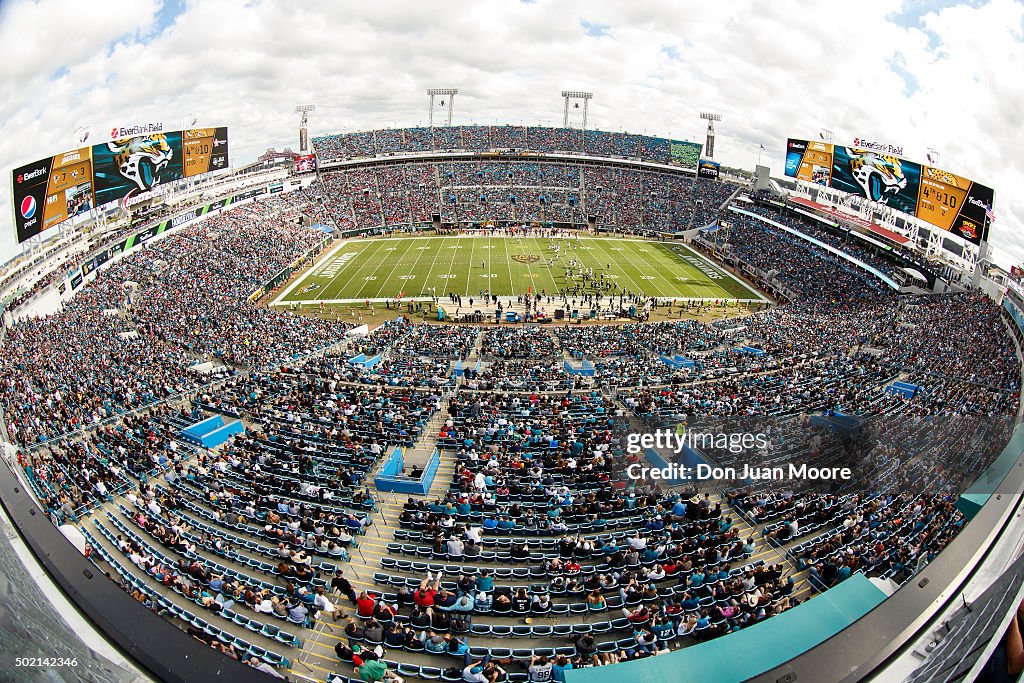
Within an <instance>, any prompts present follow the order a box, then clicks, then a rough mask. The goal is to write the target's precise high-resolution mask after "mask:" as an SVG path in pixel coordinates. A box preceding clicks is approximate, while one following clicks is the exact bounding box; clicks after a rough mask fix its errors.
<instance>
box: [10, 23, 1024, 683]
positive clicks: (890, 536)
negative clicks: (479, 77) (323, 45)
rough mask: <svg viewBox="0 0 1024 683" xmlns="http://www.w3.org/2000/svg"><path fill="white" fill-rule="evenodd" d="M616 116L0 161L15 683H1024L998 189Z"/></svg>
mask: <svg viewBox="0 0 1024 683" xmlns="http://www.w3.org/2000/svg"><path fill="white" fill-rule="evenodd" d="M257 4H258V3H257ZM45 6H46V3H42V5H41V6H40V7H42V8H43V9H40V10H39V11H47V10H46V9H45ZM28 7H29V5H28V4H25V5H21V6H19V7H18V8H15V9H16V10H17V11H15V10H10V13H9V14H3V12H4V11H7V10H0V24H2V23H3V22H17V21H20V20H23V19H24V17H22V16H21V15H19V14H18V13H17V12H18V11H21V10H25V11H28V9H27V8H28ZM37 9H39V8H38V7H37ZM194 9H196V8H195V7H192V6H191V5H190V6H189V8H184V6H183V7H181V8H178V11H180V12H182V15H181V16H180V17H178V18H176V19H174V20H173V21H171V20H167V21H171V23H168V24H167V26H166V27H165V28H164V29H159V30H167V31H172V30H173V26H176V25H178V24H177V23H175V22H182V21H185V19H184V18H183V17H185V15H187V14H188V12H189V11H192V10H194ZM49 11H51V12H53V11H56V10H49ZM240 11H241V10H240ZM245 11H249V12H251V13H252V14H251V16H253V17H261V16H263V15H262V14H261V13H263V12H267V13H268V14H267V19H266V20H267V21H271V19H270V18H269V17H270V14H269V11H270V10H269V9H268V7H267V6H264V5H260V6H259V7H256V6H253V7H247V8H246V10H245ZM410 11H412V10H410ZM493 11H495V12H498V11H499V10H497V9H493ZM516 11H517V12H532V11H542V10H540V9H536V8H534V4H533V3H527V4H524V7H522V8H519V9H517V10H516ZM837 11H838V10H837ZM936 11H937V12H938V11H939V10H936ZM929 16H939V15H929ZM19 17H20V19H19ZM393 19H394V20H395V21H398V19H396V18H393ZM260 21H262V19H261V20H260ZM282 21H284V20H283V19H282ZM581 25H582V26H584V28H585V29H586V31H587V32H588V33H593V32H595V31H597V33H598V35H596V36H592V37H594V38H595V39H601V38H604V37H607V35H606V34H607V33H608V32H611V31H613V29H608V30H607V31H605V33H601V31H603V30H604V29H601V31H598V29H594V28H593V26H594V25H593V24H589V23H587V22H584V21H582V20H581ZM339 26H340V25H339ZM598 28H600V27H598ZM154 30H157V31H158V32H159V30H158V29H154ZM310 30H312V29H310ZM339 30H341V29H340V28H339ZM366 30H369V29H366ZM0 34H2V30H0ZM140 35H141V34H140ZM146 35H149V34H146ZM154 35H155V34H154ZM138 39H139V40H141V39H142V38H138ZM133 40H134V39H133ZM154 40H155V39H154ZM425 40H427V39H426V38H425ZM442 42H443V41H442ZM431 45H433V44H432V43H431ZM439 46H440V43H438V44H437V45H436V46H434V47H439ZM72 47H73V46H72ZM69 49H71V47H69ZM266 49H267V50H271V49H272V48H271V47H269V46H266ZM351 49H352V50H356V49H357V48H356V47H352V48H351ZM116 52H117V50H112V51H111V52H110V53H109V54H108V58H110V59H115V58H117V56H116ZM224 58H225V59H227V56H226V55H225V57H224ZM480 58H481V60H482V61H481V62H480V64H481V65H483V64H485V63H486V62H487V58H486V57H484V56H483V55H481V56H480ZM194 59H196V60H198V63H204V62H203V60H205V59H206V57H203V56H202V55H196V56H195V57H194ZM458 59H459V60H462V61H461V62H457V63H463V62H464V63H466V64H474V65H475V64H477V62H475V61H474V60H475V57H473V56H470V55H468V54H463V55H461V56H460V57H459V58H458ZM495 59H499V60H500V59H504V58H501V57H495ZM514 66H516V68H518V64H516V65H514ZM69 68H70V69H71V73H80V72H78V71H76V70H77V69H78V67H77V66H74V65H71V66H70V67H69ZM168 68H171V66H170V64H169V65H168ZM232 68H235V67H232ZM254 68H255V67H254ZM324 68H325V69H327V68H329V67H326V66H325V67H324ZM330 68H333V67H330ZM339 68H340V67H339ZM410 68H411V67H410ZM480 68H483V69H487V68H491V69H494V73H495V74H498V73H505V72H504V71H503V70H502V69H504V68H505V67H498V66H494V65H491V66H490V67H487V66H480ZM524 68H525V67H524ZM552 68H554V67H553V66H552ZM567 68H568V67H567ZM573 68H580V69H583V71H581V72H577V71H572V72H571V73H574V74H575V73H586V68H587V67H586V65H577V66H574V67H573ZM750 68H751V69H754V70H756V69H757V68H759V66H758V65H757V64H755V63H753V62H752V63H751V64H750ZM124 73H125V74H128V73H129V72H128V71H125V72H124ZM324 74H326V72H323V73H322V74H321V75H322V77H324V78H326V75H324ZM379 75H380V76H381V78H384V74H383V73H381V74H379ZM126 77H127V76H126ZM26 78H28V76H26ZM61 78H62V76H61V75H60V72H57V73H56V74H55V75H54V76H53V79H55V80H53V81H52V82H51V85H52V84H53V83H58V84H59V82H60V79H61ZM238 78H240V79H241V78H242V76H238ZM595 78H597V76H595ZM285 80H286V79H285ZM436 80H438V79H435V82H436ZM439 80H441V81H442V84H443V82H444V80H445V79H444V78H441V79H439ZM240 82H241V81H240ZM259 82H260V83H262V82H263V81H259ZM282 82H283V81H282ZM595 82H597V83H598V84H599V85H601V87H600V88H597V87H595V90H602V89H607V90H610V89H613V88H614V87H616V86H615V83H614V81H610V82H605V81H601V80H598V81H595ZM53 87H58V86H57V85H53ZM245 87H247V86H244V85H239V88H240V89H239V91H238V94H237V97H239V98H242V99H243V100H244V98H245V97H247V95H245V92H247V91H246V90H245ZM260 87H262V86H260ZM282 87H284V86H283V85H282ZM624 87H625V86H624ZM257 89H258V88H257ZM324 93H325V97H334V96H335V94H330V95H329V94H328V93H327V90H326V89H325V90H324ZM692 95H693V96H694V97H697V99H698V100H700V97H699V96H698V95H697V94H692ZM220 96H221V97H224V95H223V94H221V95H220ZM665 96H666V97H669V95H668V94H666V95H665ZM601 97H602V94H601V92H590V91H573V90H565V91H562V92H561V94H560V95H559V94H558V93H549V94H548V95H547V98H548V99H549V100H550V102H549V103H548V104H547V105H545V106H548V108H550V109H551V111H552V114H551V115H552V116H557V117H558V120H555V121H540V122H534V123H531V122H530V121H527V120H523V119H524V118H526V117H527V113H524V112H522V111H517V110H515V109H513V108H506V109H501V108H497V109H496V108H495V107H496V106H497V105H495V102H489V101H487V100H486V99H485V94H484V93H483V92H475V91H473V90H472V88H471V87H466V86H460V87H459V88H433V87H430V88H428V89H425V93H424V89H422V88H419V86H417V87H416V88H415V89H412V88H407V89H406V91H405V92H402V93H400V95H399V98H400V101H404V102H406V104H405V105H403V106H404V107H405V108H404V109H403V110H401V111H400V112H399V113H396V114H395V116H403V117H404V121H405V123H404V124H403V122H402V121H397V122H395V123H394V124H393V125H391V126H387V125H384V124H383V123H381V118H380V116H378V115H377V114H376V113H375V112H374V111H373V107H372V105H371V103H370V102H362V101H359V100H358V99H355V100H354V104H352V107H353V109H352V111H354V112H355V118H354V119H353V118H352V117H351V116H349V115H348V114H346V115H345V116H341V115H338V116H336V117H333V118H332V114H331V112H332V109H331V108H330V107H320V108H318V106H317V105H313V104H302V105H299V106H295V107H293V106H292V105H291V104H289V105H288V107H287V108H286V109H287V115H288V117H289V118H288V120H289V122H290V123H288V124H287V126H286V127H285V129H284V130H281V129H280V128H278V127H275V126H272V125H269V124H267V123H266V121H267V120H269V119H259V121H260V123H259V124H258V125H256V124H254V123H253V119H252V118H247V115H244V114H243V115H238V116H237V117H236V116H234V115H232V114H230V113H227V112H228V110H224V112H223V113H221V112H220V110H217V109H215V108H212V107H211V108H210V110H209V112H210V113H209V114H206V113H204V114H202V115H198V116H197V115H184V114H183V112H184V111H186V110H185V109H182V110H181V111H180V112H179V111H174V112H172V113H171V114H169V115H167V116H165V117H164V118H162V119H160V120H156V119H154V118H151V119H147V118H145V117H134V114H129V113H128V112H129V111H136V110H135V109H134V107H136V106H138V107H139V110H142V107H143V103H142V102H141V101H140V102H138V103H135V102H132V103H119V106H121V105H123V107H124V110H123V111H124V112H125V114H124V116H123V118H122V119H119V124H118V125H115V126H113V128H112V129H109V132H108V127H107V126H105V125H102V126H101V125H91V126H85V127H83V128H79V129H78V130H76V131H75V138H74V139H75V144H74V145H73V146H72V145H71V144H70V142H69V138H70V133H71V130H72V129H73V126H71V127H69V129H68V131H67V133H68V135H64V137H63V138H60V137H55V138H53V140H55V141H57V142H56V143H55V144H54V145H52V146H49V147H47V146H43V145H41V144H37V142H38V141H35V140H33V139H30V138H29V137H27V136H22V137H20V138H19V139H18V140H17V141H16V145H15V147H14V148H11V149H13V152H12V154H13V155H14V157H16V160H12V165H11V166H10V168H9V169H8V170H9V171H10V173H9V174H7V179H8V180H9V182H10V201H11V210H12V224H11V225H10V229H9V232H10V234H11V239H14V240H16V242H17V245H18V246H17V249H16V251H15V252H14V254H13V257H12V258H10V259H9V260H7V261H6V263H5V264H4V265H3V266H2V267H0V310H2V314H3V328H2V335H0V346H2V351H3V352H2V353H0V386H2V388H3V389H2V392H0V441H2V446H3V448H2V450H3V453H4V463H3V465H2V466H0V509H2V516H0V526H2V527H3V530H4V535H3V537H2V539H0V574H2V575H3V576H4V577H5V578H6V579H7V586H6V590H5V591H4V593H5V597H4V599H3V601H2V602H0V633H2V634H3V636H2V640H3V644H2V645H0V650H2V651H3V653H4V660H3V661H2V662H0V680H11V681H42V680H47V681H90V682H93V681H104V682H106V681H110V682H121V681H173V682H178V681H182V682H185V681H189V682H193V681H224V682H234V681H271V680H282V679H286V680H289V681H292V682H295V683H307V682H308V683H377V682H378V681H386V682H390V683H406V682H408V683H415V681H421V680H422V681H447V682H449V683H460V682H465V683H606V682H607V681H613V680H622V679H623V678H627V679H633V680H648V681H655V682H665V683H669V682H675V681H680V682H691V681H692V682H694V683H696V682H698V681H699V682H713V683H714V682H722V683H731V682H737V683H738V682H739V681H748V680H749V681H771V682H803V681H808V682H815V683H819V682H828V681H849V682H853V681H884V682H890V681H892V682H896V681H906V682H908V683H925V682H933V681H943V682H945V681H949V682H953V681H976V680H977V681H1012V680H1018V678H1019V676H1020V674H1021V671H1022V670H1024V640H1022V628H1024V626H1022V625H1021V623H1020V618H1022V617H1024V560H1022V559H1021V550H1022V548H1024V510H1022V508H1021V505H1022V496H1021V494H1022V491H1024V433H1022V432H1020V431H1019V430H1018V426H1019V423H1020V420H1021V415H1022V403H1021V392H1020V389H1021V370H1022V356H1021V343H1022V341H1024V270H1021V269H1020V268H1017V267H1014V268H1010V269H1006V268H1003V267H1001V266H999V265H997V263H996V256H997V254H999V253H1000V252H999V250H1000V249H1008V250H1010V251H1011V252H1012V248H1015V247H1013V244H1014V243H1013V240H1012V239H1010V237H1009V236H1008V233H1007V232H1006V231H1005V229H1004V231H1003V232H999V231H997V229H996V228H995V227H994V226H995V223H994V221H995V220H996V216H997V214H1001V212H1002V207H1003V206H1004V205H1005V206H1010V205H1012V204H1013V203H1014V202H1015V201H1016V198H1012V199H1011V198H1007V199H1004V198H1003V196H1002V195H1003V193H1004V192H1005V193H1006V194H1008V195H1009V194H1012V193H1013V192H1014V190H1015V188H1014V187H1013V184H1012V183H1010V182H1006V185H1007V187H1003V186H1002V183H1001V182H1000V178H1001V177H1002V178H1004V180H1005V179H1006V177H1007V176H1005V175H1002V174H1000V172H998V171H993V170H992V169H991V168H989V167H986V168H987V172H988V174H989V175H988V176H982V177H980V179H979V180H975V179H974V178H973V177H972V176H973V175H974V171H973V170H972V169H975V170H976V168H975V166H972V165H971V164H969V163H967V162H962V161H958V160H959V159H963V158H965V157H962V156H961V157H957V156H956V155H953V154H951V155H950V158H949V160H948V162H947V160H946V159H941V160H940V158H939V155H938V153H937V152H935V151H934V150H933V149H931V148H929V152H928V153H927V155H925V156H916V153H915V152H913V151H912V150H914V149H916V147H915V146H912V145H911V142H908V147H907V151H906V153H905V151H904V149H903V147H902V146H899V147H897V146H894V145H893V144H890V143H881V142H877V141H876V140H874V139H865V138H864V137H860V136H859V135H854V134H855V133H859V132H860V131H859V130H845V131H839V132H837V133H834V132H833V131H831V130H826V129H822V130H820V131H819V130H818V129H817V128H816V127H814V126H813V125H808V124H806V123H803V122H802V121H803V120H802V119H800V117H798V116H796V115H795V114H791V113H787V114H784V115H783V119H784V120H785V123H786V125H791V128H790V129H789V130H784V131H782V133H781V135H779V134H777V133H776V132H775V131H776V128H774V127H772V126H769V125H768V124H767V123H764V121H763V120H762V119H761V118H759V114H758V113H755V112H753V111H750V112H748V113H749V114H750V118H749V121H748V122H746V123H744V125H743V126H742V127H740V126H737V129H738V130H737V129H732V130H737V132H736V133H735V134H733V133H730V132H729V131H730V128H729V123H730V120H727V119H723V117H722V116H721V115H719V114H717V113H712V112H710V111H701V112H700V114H699V116H698V115H697V110H696V109H695V110H694V114H693V116H691V117H690V119H692V120H691V121H690V122H689V124H687V125H688V126H689V127H690V128H691V129H692V131H693V133H694V134H693V135H691V137H694V138H696V139H697V140H698V141H696V142H694V141H690V140H681V139H678V138H679V137H684V136H683V135H681V134H680V133H678V132H677V133H673V132H671V130H669V129H667V128H665V129H663V130H659V127H658V121H661V119H657V120H652V123H651V125H650V128H649V129H648V130H645V131H644V132H642V133H630V132H625V131H623V130H621V129H620V127H619V125H615V123H614V122H615V119H614V116H617V115H619V114H621V115H622V116H623V117H625V112H619V113H618V114H617V113H616V112H614V111H613V112H611V114H609V116H611V117H612V118H611V119H610V123H608V124H605V125H595V124H594V123H593V120H591V121H588V111H590V110H591V109H590V108H593V111H594V112H597V111H602V110H600V109H598V107H599V102H600V99H601ZM481 98H483V99H481ZM481 102H489V104H488V105H487V106H486V107H485V106H484V105H481V104H480V103H481ZM672 102H673V103H674V102H676V100H672ZM828 104H829V106H833V105H836V102H831V101H830V102H829V103H828ZM74 106H75V107H76V112H75V114H76V116H77V115H78V114H81V115H82V116H84V117H85V116H97V117H98V116H99V114H96V113H89V112H88V111H87V109H86V108H87V107H88V106H91V105H88V104H86V103H76V104H75V105H74ZM161 106H163V105H161ZM193 106H195V107H199V106H201V105H193ZM673 106H674V105H673ZM693 106H703V105H700V104H694V105H693ZM836 106H838V105H836ZM456 107H461V108H460V109H456ZM473 107H480V110H479V111H476V112H475V113H474V112H473V111H472V109H473ZM293 109H294V111H293ZM97 111H100V110H97ZM104 111H105V110H104ZM115 111H116V110H115ZM147 111H148V110H147ZM204 111H205V110H204ZM346 111H348V110H346ZM786 111H787V112H792V111H795V110H786ZM402 112H404V113H402ZM424 112H425V114H426V116H427V120H426V121H425V122H424V121H420V122H418V123H417V121H416V119H417V118H418V117H423V116H424ZM463 112H467V113H465V114H464V115H465V116H466V117H469V118H468V120H467V119H463V118H460V117H461V116H463ZM214 114H216V115H214ZM390 114H391V110H388V116H390ZM634 114H635V112H634ZM496 115H497V116H499V118H498V120H496V121H494V122H493V123H485V122H484V121H489V120H491V119H493V118H494V117H495V116H496ZM897 115H900V114H897ZM474 116H475V117H476V119H475V122H474V121H473V120H472V119H473V117H474ZM133 117H134V118H133ZM623 120H626V119H625V118H624V119H623ZM122 121H123V123H120V122H122ZM601 121H602V122H604V121H605V119H601ZM759 121H761V123H758V122H759ZM869 123H870V122H869ZM296 124H297V125H296ZM762 124H763V125H762ZM681 125H682V124H679V126H680V127H681ZM870 125H875V124H870ZM758 126H762V128H761V129H758ZM865 129H867V130H871V129H870V128H868V124H865ZM751 130H754V133H751ZM740 131H742V132H740ZM61 135H63V133H61ZM751 135H753V136H754V137H753V138H751V137H750V136H751ZM282 137H286V138H287V139H288V140H289V141H290V143H289V144H290V146H289V147H288V148H287V149H286V150H285V151H276V150H275V149H274V148H273V146H272V145H273V142H274V141H275V140H280V139H281V138H282ZM62 139H63V140H64V143H63V145H62V144H61V143H60V142H59V141H60V140H62ZM751 139H754V140H755V142H754V143H750V140H751ZM913 144H914V145H916V144H917V143H913ZM936 144H937V143H936ZM743 145H749V146H751V147H753V149H754V151H755V152H756V160H755V157H754V156H750V158H746V157H742V158H740V157H733V159H739V160H738V161H735V162H733V161H731V160H728V161H727V159H729V157H728V155H729V154H730V151H729V150H730V148H738V147H740V146H743ZM758 146H759V147H760V150H758V149H757V147H758ZM951 146H952V144H951ZM4 149H8V148H4ZM253 149H267V151H266V152H265V153H263V154H260V155H258V156H257V155H256V154H249V153H248V152H247V150H253ZM4 154H7V152H4ZM716 155H717V156H716ZM32 159H37V160H35V161H32ZM741 162H742V163H741ZM947 168H948V169H949V170H946V169H947ZM997 192H998V193H999V194H1000V197H999V198H998V199H997V198H996V194H997ZM1008 213H1009V212H1008Z"/></svg>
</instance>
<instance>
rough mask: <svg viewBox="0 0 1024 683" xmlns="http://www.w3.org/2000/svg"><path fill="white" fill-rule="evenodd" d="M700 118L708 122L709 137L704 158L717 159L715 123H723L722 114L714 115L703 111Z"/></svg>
mask: <svg viewBox="0 0 1024 683" xmlns="http://www.w3.org/2000/svg"><path fill="white" fill-rule="evenodd" d="M700 117H701V118H702V119H704V120H705V121H707V122H708V137H707V141H706V143H705V145H704V156H706V157H707V158H708V159H714V158H715V121H721V120H722V115H721V114H712V113H711V112H708V111H702V112H701V113H700Z"/></svg>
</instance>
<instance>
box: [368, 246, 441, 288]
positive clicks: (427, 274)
mask: <svg viewBox="0 0 1024 683" xmlns="http://www.w3.org/2000/svg"><path fill="white" fill-rule="evenodd" d="M408 241H409V248H410V249H412V245H414V244H416V243H415V242H413V241H412V240H408ZM417 251H418V252H419V253H418V254H416V260H415V261H413V262H412V270H413V272H415V270H416V266H418V265H419V263H420V259H421V258H423V250H422V249H417ZM429 277H430V271H429V270H428V271H427V272H426V274H425V275H424V276H423V281H424V283H426V281H427V279H428V278H429ZM423 286H424V285H423V284H421V285H420V293H421V294H422V293H423ZM378 293H379V292H378Z"/></svg>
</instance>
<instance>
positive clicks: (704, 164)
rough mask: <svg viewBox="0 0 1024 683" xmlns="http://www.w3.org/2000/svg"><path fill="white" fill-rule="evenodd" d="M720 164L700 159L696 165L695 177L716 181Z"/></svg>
mask: <svg viewBox="0 0 1024 683" xmlns="http://www.w3.org/2000/svg"><path fill="white" fill-rule="evenodd" d="M721 166H722V165H721V164H720V163H718V162H717V161H712V160H711V159H701V160H700V161H699V162H698V163H697V177H698V178H706V179H708V180H718V176H719V171H720V169H721Z"/></svg>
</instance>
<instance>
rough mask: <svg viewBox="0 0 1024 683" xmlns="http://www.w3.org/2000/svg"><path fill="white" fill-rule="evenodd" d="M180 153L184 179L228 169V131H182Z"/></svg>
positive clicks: (216, 129)
mask: <svg viewBox="0 0 1024 683" xmlns="http://www.w3.org/2000/svg"><path fill="white" fill-rule="evenodd" d="M181 151H182V158H183V159H184V174H185V177H186V178H191V177H192V176H197V175H201V174H203V173H209V172H210V171H219V170H220V169H222V168H227V167H228V129H227V128H223V127H222V128H194V129H192V130H186V131H182V133H181Z"/></svg>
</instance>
